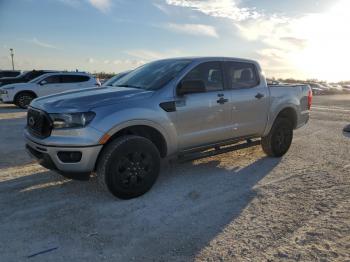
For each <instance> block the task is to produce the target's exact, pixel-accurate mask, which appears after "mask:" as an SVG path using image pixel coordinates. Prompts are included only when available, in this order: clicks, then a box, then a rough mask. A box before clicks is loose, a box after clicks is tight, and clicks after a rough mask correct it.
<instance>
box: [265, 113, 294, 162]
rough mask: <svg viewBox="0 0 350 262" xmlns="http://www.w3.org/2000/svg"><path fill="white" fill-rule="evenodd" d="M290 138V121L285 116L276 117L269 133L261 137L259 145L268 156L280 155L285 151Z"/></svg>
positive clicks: (291, 138)
mask: <svg viewBox="0 0 350 262" xmlns="http://www.w3.org/2000/svg"><path fill="white" fill-rule="evenodd" d="M292 140H293V125H292V122H291V121H289V120H288V119H286V118H277V119H276V120H275V123H274V124H273V126H272V128H271V130H270V133H269V134H268V135H267V136H265V137H262V138H261V146H262V149H263V150H264V152H265V153H266V154H267V155H268V156H272V157H281V156H283V155H284V154H285V153H287V151H288V149H289V147H290V145H291V143H292Z"/></svg>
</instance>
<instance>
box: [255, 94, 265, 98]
mask: <svg viewBox="0 0 350 262" xmlns="http://www.w3.org/2000/svg"><path fill="white" fill-rule="evenodd" d="M263 97H264V95H263V94H261V93H257V94H256V95H255V98H256V99H261V98H263Z"/></svg>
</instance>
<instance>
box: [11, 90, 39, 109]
mask: <svg viewBox="0 0 350 262" xmlns="http://www.w3.org/2000/svg"><path fill="white" fill-rule="evenodd" d="M34 98H35V96H34V95H33V94H31V93H28V92H22V93H19V94H18V95H17V96H16V99H15V105H16V106H18V107H20V108H23V109H26V108H28V106H29V104H30V102H32V100H33V99H34Z"/></svg>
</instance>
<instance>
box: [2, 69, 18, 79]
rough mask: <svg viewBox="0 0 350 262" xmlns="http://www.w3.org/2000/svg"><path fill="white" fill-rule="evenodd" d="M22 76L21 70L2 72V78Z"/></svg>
mask: <svg viewBox="0 0 350 262" xmlns="http://www.w3.org/2000/svg"><path fill="white" fill-rule="evenodd" d="M20 74H21V71H19V70H0V78H3V77H16V76H19V75H20Z"/></svg>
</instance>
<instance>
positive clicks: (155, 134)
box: [100, 122, 168, 158]
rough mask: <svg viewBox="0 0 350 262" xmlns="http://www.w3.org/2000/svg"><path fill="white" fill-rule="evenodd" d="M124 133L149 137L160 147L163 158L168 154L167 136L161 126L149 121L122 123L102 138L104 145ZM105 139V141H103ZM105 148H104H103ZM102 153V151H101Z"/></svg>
mask: <svg viewBox="0 0 350 262" xmlns="http://www.w3.org/2000/svg"><path fill="white" fill-rule="evenodd" d="M123 135H137V136H141V137H144V138H147V139H149V140H150V141H151V142H152V143H153V144H154V145H155V146H156V147H157V149H158V151H159V154H160V156H161V157H162V158H164V157H166V156H167V154H168V143H167V136H166V134H165V133H164V131H161V130H160V128H157V127H155V126H154V125H151V124H149V123H137V122H133V123H132V124H131V123H129V124H128V125H125V124H124V125H122V126H119V127H116V128H112V129H111V130H109V131H108V132H107V133H106V134H105V135H104V136H103V137H102V138H101V139H100V141H101V143H103V147H105V146H106V145H107V144H109V143H111V142H112V141H113V140H115V139H116V138H118V137H121V136H123ZM102 139H104V140H105V141H102ZM102 150H103V149H102ZM100 154H101V153H100Z"/></svg>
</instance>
